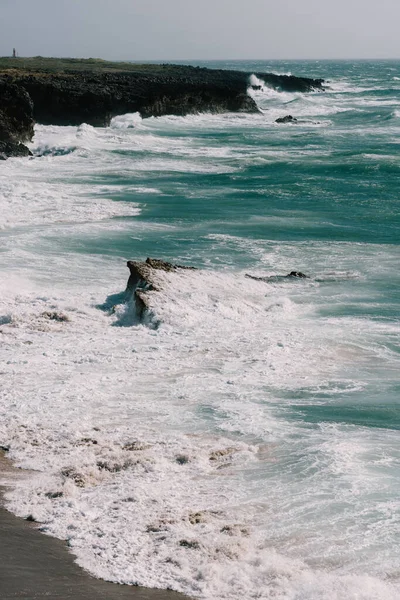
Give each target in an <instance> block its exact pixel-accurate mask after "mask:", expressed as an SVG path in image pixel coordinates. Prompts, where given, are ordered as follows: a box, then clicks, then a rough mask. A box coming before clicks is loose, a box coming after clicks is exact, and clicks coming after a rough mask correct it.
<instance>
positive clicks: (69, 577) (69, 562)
mask: <svg viewBox="0 0 400 600" xmlns="http://www.w3.org/2000/svg"><path fill="white" fill-rule="evenodd" d="M18 476H21V471H19V470H18V469H15V468H14V467H13V466H12V464H11V462H10V461H9V460H7V458H5V455H4V452H2V451H0V484H2V487H0V539H1V544H0V598H1V600H11V599H14V600H15V598H25V599H30V600H31V599H32V600H33V599H36V598H60V599H61V600H88V599H96V600H128V599H130V600H185V598H186V599H187V597H186V596H183V595H182V594H177V593H175V592H170V591H164V590H152V589H146V588H139V587H132V586H125V585H116V584H114V583H109V582H106V581H102V580H100V579H94V578H93V577H91V576H90V575H89V574H88V573H86V572H85V571H83V570H82V569H81V568H80V567H79V566H78V565H77V564H76V563H75V562H74V557H73V556H72V554H70V553H69V552H68V549H67V547H66V544H65V543H64V542H63V541H61V540H57V539H55V538H51V537H48V536H46V535H44V534H42V533H40V532H39V531H38V529H37V527H38V526H37V524H35V523H31V522H29V521H26V520H24V519H20V518H18V517H15V516H14V515H12V514H11V513H9V512H8V511H7V510H6V509H5V508H4V496H3V495H4V492H5V490H6V489H7V487H9V486H11V485H12V481H13V479H14V480H15V478H17V477H18Z"/></svg>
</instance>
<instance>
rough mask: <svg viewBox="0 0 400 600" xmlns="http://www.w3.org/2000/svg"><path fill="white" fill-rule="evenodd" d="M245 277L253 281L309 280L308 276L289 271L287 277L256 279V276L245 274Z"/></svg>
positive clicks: (277, 276) (275, 276) (273, 276)
mask: <svg viewBox="0 0 400 600" xmlns="http://www.w3.org/2000/svg"><path fill="white" fill-rule="evenodd" d="M246 277H248V278H249V279H254V280H255V281H266V282H268V281H277V280H279V279H309V276H308V275H305V274H304V273H302V272H301V271H290V273H288V274H287V275H272V276H269V277H256V275H249V274H248V273H246Z"/></svg>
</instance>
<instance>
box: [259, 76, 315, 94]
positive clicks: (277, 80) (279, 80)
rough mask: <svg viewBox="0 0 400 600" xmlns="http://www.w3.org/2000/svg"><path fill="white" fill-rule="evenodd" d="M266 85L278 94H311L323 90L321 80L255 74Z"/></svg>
mask: <svg viewBox="0 0 400 600" xmlns="http://www.w3.org/2000/svg"><path fill="white" fill-rule="evenodd" d="M255 75H256V77H258V78H259V79H262V81H264V83H265V84H266V85H268V86H269V87H272V88H274V89H275V90H278V91H280V92H302V93H305V92H312V91H313V90H323V83H324V80H323V79H312V78H311V77H296V76H295V75H276V74H275V73H255Z"/></svg>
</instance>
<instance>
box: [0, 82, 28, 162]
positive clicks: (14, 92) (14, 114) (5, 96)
mask: <svg viewBox="0 0 400 600" xmlns="http://www.w3.org/2000/svg"><path fill="white" fill-rule="evenodd" d="M33 124H34V121H33V104H32V100H31V98H30V97H29V94H28V93H27V92H26V90H25V89H24V88H23V87H21V86H19V85H14V84H12V83H9V82H8V81H7V80H4V81H2V80H0V159H5V158H7V157H9V156H29V155H30V151H29V149H28V148H27V147H26V146H24V144H23V142H27V141H30V140H31V139H32V137H33Z"/></svg>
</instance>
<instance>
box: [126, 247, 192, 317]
mask: <svg viewBox="0 0 400 600" xmlns="http://www.w3.org/2000/svg"><path fill="white" fill-rule="evenodd" d="M127 266H128V268H129V271H130V276H129V279H128V284H127V286H126V291H125V294H126V295H127V296H130V295H131V294H133V298H134V301H135V305H136V314H137V316H138V318H139V319H140V320H141V319H142V318H143V316H144V314H145V312H146V310H148V308H149V305H148V295H147V292H149V291H153V290H158V289H159V284H158V282H157V271H164V272H166V273H170V272H172V271H179V270H192V271H193V270H195V268H194V267H185V266H183V265H174V264H172V263H169V262H166V261H164V260H159V259H157V258H147V259H146V261H145V262H139V261H135V260H128V262H127Z"/></svg>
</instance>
